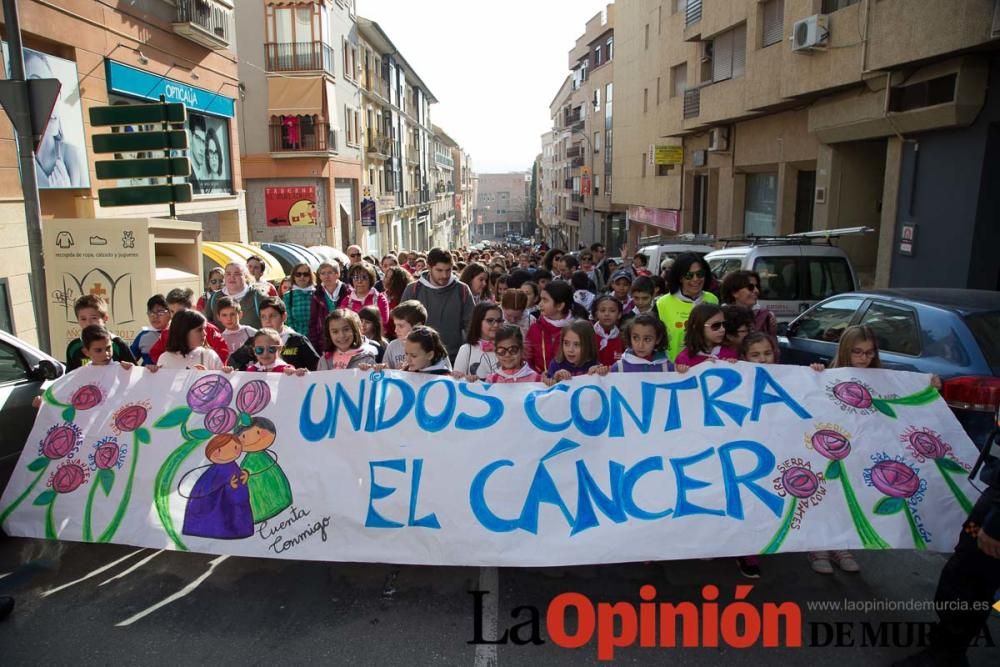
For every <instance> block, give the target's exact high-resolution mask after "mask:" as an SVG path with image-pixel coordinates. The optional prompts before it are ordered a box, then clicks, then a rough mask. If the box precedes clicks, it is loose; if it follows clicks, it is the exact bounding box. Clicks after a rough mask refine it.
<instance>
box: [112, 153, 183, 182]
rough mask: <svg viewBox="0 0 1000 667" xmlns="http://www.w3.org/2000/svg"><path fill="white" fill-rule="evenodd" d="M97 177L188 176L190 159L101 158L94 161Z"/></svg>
mask: <svg viewBox="0 0 1000 667" xmlns="http://www.w3.org/2000/svg"><path fill="white" fill-rule="evenodd" d="M94 166H96V167H97V178H99V179H101V180H107V179H113V178H156V177H159V176H190V175H191V161H190V160H188V159H187V158H186V157H171V158H166V157H157V158H150V159H147V160H101V161H99V162H96V163H95V164H94Z"/></svg>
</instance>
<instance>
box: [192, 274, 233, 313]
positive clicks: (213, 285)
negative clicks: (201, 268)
mask: <svg viewBox="0 0 1000 667" xmlns="http://www.w3.org/2000/svg"><path fill="white" fill-rule="evenodd" d="M225 284H226V272H225V270H224V269H223V268H222V267H221V266H213V267H212V268H211V269H210V270H209V272H208V285H207V286H206V289H205V291H204V292H203V293H202V295H201V296H199V297H198V303H197V304H196V305H195V309H196V310H197V311H198V312H201V313H204V312H205V303H206V302H208V300H209V297H210V296H211V295H212V294H214V293H215V292H218V291H221V290H222V287H223V286H224V285H225Z"/></svg>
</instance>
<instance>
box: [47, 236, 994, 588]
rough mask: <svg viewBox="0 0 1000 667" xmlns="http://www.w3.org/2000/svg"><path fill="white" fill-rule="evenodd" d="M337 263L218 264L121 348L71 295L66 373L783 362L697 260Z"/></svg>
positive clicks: (863, 360)
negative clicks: (112, 367)
mask: <svg viewBox="0 0 1000 667" xmlns="http://www.w3.org/2000/svg"><path fill="white" fill-rule="evenodd" d="M347 255H348V257H349V263H348V264H347V265H346V266H341V265H340V264H339V263H338V262H323V263H321V264H319V266H318V267H316V269H315V270H313V268H311V267H310V266H309V265H307V264H298V265H296V266H294V267H293V268H292V271H291V275H290V276H288V277H286V278H284V279H283V280H281V281H278V282H277V283H276V284H272V283H269V282H266V281H264V280H263V279H262V275H263V272H264V262H263V260H262V259H260V258H258V257H251V258H250V259H249V260H248V261H247V262H246V263H245V264H244V263H235V262H234V263H231V264H229V265H227V266H225V267H223V268H220V269H213V270H212V271H211V272H210V273H209V277H208V278H209V279H208V284H207V286H206V290H205V292H204V294H202V295H200V296H199V297H198V298H195V295H194V294H193V293H192V292H191V290H180V289H175V290H172V291H170V292H169V293H168V294H166V295H159V294H157V295H154V296H152V297H150V299H149V301H148V303H147V314H148V317H149V325H148V326H147V327H145V328H144V329H143V330H142V331H141V332H140V333H139V334H138V335H137V336H136V338H135V340H133V341H131V343H130V344H126V342H125V341H122V340H121V339H120V338H118V337H116V336H113V335H112V334H111V333H109V332H108V331H107V330H106V329H105V328H104V324H105V323H106V321H107V318H108V314H107V309H106V307H105V304H104V303H103V301H102V300H101V299H100V298H99V297H96V296H84V297H81V298H80V299H79V300H78V301H77V302H76V305H75V310H76V315H77V318H78V320H79V324H80V328H81V336H80V338H79V340H73V341H72V342H71V343H70V344H69V346H68V349H67V352H66V358H67V362H68V365H69V368H70V369H71V370H72V369H73V368H76V367H79V366H80V365H81V364H83V363H92V364H109V363H112V361H120V362H123V363H125V364H126V365H128V364H141V365H143V366H146V367H148V368H149V369H150V370H151V371H153V370H155V369H157V368H173V369H183V368H189V369H197V370H222V371H230V370H233V369H235V370H242V371H251V372H280V373H286V374H300V375H301V374H304V373H308V372H312V371H330V370H343V369H361V370H369V369H376V370H381V369H394V370H400V371H408V372H413V373H425V374H433V375H450V376H453V377H455V378H456V379H457V380H462V381H469V382H475V381H482V382H490V383H507V382H544V383H546V384H549V385H551V384H554V383H557V382H561V381H565V380H568V379H570V378H572V377H575V376H580V375H595V374H596V375H606V374H608V373H630V372H668V371H676V372H681V373H684V372H687V371H688V369H690V368H691V367H693V366H697V365H699V364H703V363H726V362H735V361H737V360H743V361H746V362H750V363H761V364H773V363H777V362H778V361H779V349H778V345H777V338H776V334H777V321H776V319H775V317H774V315H773V314H772V313H771V312H769V311H768V310H767V309H766V308H764V307H761V305H760V304H758V303H757V300H758V296H759V294H760V288H761V280H760V276H759V275H757V274H756V273H754V272H753V271H736V272H733V273H729V274H727V275H726V276H724V277H722V279H721V280H719V279H718V277H716V276H713V274H712V270H711V267H710V266H709V265H708V264H707V263H706V262H705V261H704V259H703V258H702V257H701V256H700V255H697V254H694V253H689V254H682V255H680V256H678V257H676V258H675V259H673V260H666V261H665V262H664V263H663V265H661V266H660V267H655V268H658V269H659V273H658V274H656V273H653V272H652V271H651V270H650V268H649V266H648V260H647V258H646V257H645V256H643V255H642V254H636V255H635V256H630V255H629V253H628V248H623V249H622V259H621V261H620V262H615V261H614V260H613V259H611V258H609V257H608V256H607V253H606V250H605V248H604V246H603V245H601V244H594V245H593V246H591V247H590V248H589V249H584V250H582V251H580V252H579V253H576V254H571V253H568V252H565V251H563V250H560V249H555V248H553V249H548V248H545V247H542V248H540V249H528V248H515V247H503V246H498V247H495V248H493V249H487V250H483V251H476V250H472V251H468V252H457V251H449V250H445V249H442V248H434V249H432V250H430V251H429V252H427V253H426V254H424V253H421V252H407V251H402V252H399V253H393V254H387V255H385V256H384V257H382V258H381V260H377V259H376V258H374V257H371V256H367V257H366V256H363V255H362V251H361V249H360V248H359V247H357V246H351V247H350V248H348V252H347ZM830 366H831V367H853V368H879V367H880V360H879V349H878V340H877V337H876V336H875V335H874V333H873V332H872V331H871V330H870V329H868V328H867V327H863V326H854V327H850V328H848V329H847V330H846V331H845V332H844V334H843V335H842V337H841V339H840V344H839V349H838V352H837V355H836V357H835V358H834V360H833V361H832V362H831V364H830ZM814 369H815V370H816V371H822V370H823V367H822V366H818V365H814ZM989 539H990V540H991V542H990V543H991V544H993V543H995V542H996V541H995V540H992V538H989ZM998 554H1000V552H998ZM809 561H810V563H811V567H812V569H813V570H814V571H816V572H817V573H821V574H831V573H833V572H834V571H835V569H836V568H839V569H840V570H842V571H845V572H858V571H859V570H860V567H859V564H858V562H857V560H856V559H855V558H854V557H853V556H852V554H851V553H850V552H849V551H844V550H838V551H817V552H812V553H810V554H809ZM737 563H738V567H739V569H740V571H741V572H742V573H743V574H744V576H747V577H751V578H756V577H759V576H760V563H759V561H758V559H757V557H755V556H746V557H742V558H739V559H737Z"/></svg>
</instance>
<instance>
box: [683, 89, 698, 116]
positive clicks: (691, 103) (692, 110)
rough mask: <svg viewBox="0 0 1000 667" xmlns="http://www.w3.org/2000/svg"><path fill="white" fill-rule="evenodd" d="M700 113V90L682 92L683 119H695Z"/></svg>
mask: <svg viewBox="0 0 1000 667" xmlns="http://www.w3.org/2000/svg"><path fill="white" fill-rule="evenodd" d="M700 113H701V88H689V89H687V90H685V91H684V118H697V117H698V115H699V114H700Z"/></svg>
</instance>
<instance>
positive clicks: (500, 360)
mask: <svg viewBox="0 0 1000 667" xmlns="http://www.w3.org/2000/svg"><path fill="white" fill-rule="evenodd" d="M495 344H496V357H497V364H498V368H497V369H496V371H495V372H494V373H491V374H490V375H488V376H486V382H489V383H492V384H505V383H510V382H541V381H542V380H543V378H542V375H541V374H540V373H536V372H535V371H534V370H533V369H532V368H531V366H529V365H528V362H526V361H524V357H523V355H522V354H521V353H522V351H523V350H524V337H523V336H522V335H521V329H520V327H518V326H517V325H516V324H505V325H503V326H502V327H500V329H499V330H497V335H496V340H495Z"/></svg>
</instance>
